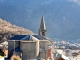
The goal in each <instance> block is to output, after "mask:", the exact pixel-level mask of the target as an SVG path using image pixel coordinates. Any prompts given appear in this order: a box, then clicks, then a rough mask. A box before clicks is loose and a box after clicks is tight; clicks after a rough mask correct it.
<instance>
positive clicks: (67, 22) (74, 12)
mask: <svg viewBox="0 0 80 60" xmlns="http://www.w3.org/2000/svg"><path fill="white" fill-rule="evenodd" d="M79 3H80V1H79V0H0V18H2V19H4V20H6V21H9V22H10V23H12V24H16V25H17V26H21V27H24V28H28V29H30V30H32V31H33V32H35V33H37V31H38V28H39V25H40V21H41V16H42V14H43V15H44V17H45V23H46V26H47V36H48V37H50V38H52V39H54V38H58V39H64V40H77V39H80V13H79V12H80V4H79Z"/></svg>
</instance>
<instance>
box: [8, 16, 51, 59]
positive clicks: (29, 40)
mask: <svg viewBox="0 0 80 60" xmlns="http://www.w3.org/2000/svg"><path fill="white" fill-rule="evenodd" d="M46 32H47V30H46V25H45V21H44V16H42V19H41V24H40V28H39V30H38V34H34V35H24V34H23V35H14V36H13V37H11V38H10V39H9V40H8V57H9V58H10V57H11V56H12V55H14V54H15V55H18V56H20V58H21V59H22V60H33V59H34V60H38V59H44V60H46V59H48V58H52V56H51V53H52V48H51V42H50V40H49V39H48V38H46Z"/></svg>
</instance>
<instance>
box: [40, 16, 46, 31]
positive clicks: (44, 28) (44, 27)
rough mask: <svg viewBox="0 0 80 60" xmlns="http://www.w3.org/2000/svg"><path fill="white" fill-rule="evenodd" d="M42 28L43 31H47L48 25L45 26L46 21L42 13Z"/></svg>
mask: <svg viewBox="0 0 80 60" xmlns="http://www.w3.org/2000/svg"><path fill="white" fill-rule="evenodd" d="M40 30H41V31H46V26H45V21H44V16H43V15H42V19H41V24H40Z"/></svg>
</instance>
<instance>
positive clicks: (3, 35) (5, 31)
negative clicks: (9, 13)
mask: <svg viewBox="0 0 80 60" xmlns="http://www.w3.org/2000/svg"><path fill="white" fill-rule="evenodd" d="M14 34H30V35H32V34H34V33H33V32H32V31H30V30H29V29H25V28H22V27H18V26H16V25H12V24H11V23H9V22H7V21H5V20H2V19H1V18H0V40H7V39H8V38H10V37H11V36H12V35H14Z"/></svg>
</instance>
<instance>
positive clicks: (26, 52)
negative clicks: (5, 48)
mask: <svg viewBox="0 0 80 60" xmlns="http://www.w3.org/2000/svg"><path fill="white" fill-rule="evenodd" d="M38 47H39V46H38V44H37V42H33V41H31V42H21V50H22V58H23V60H26V59H36V57H37V54H38V50H37V49H38Z"/></svg>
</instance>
